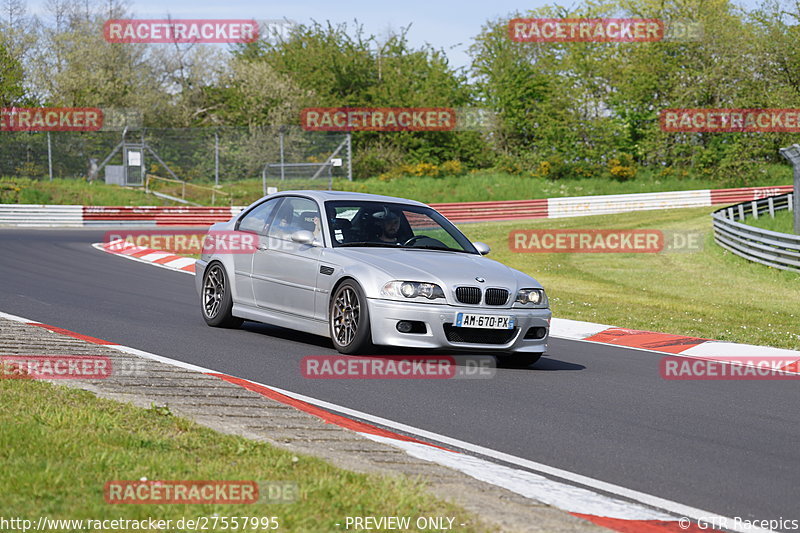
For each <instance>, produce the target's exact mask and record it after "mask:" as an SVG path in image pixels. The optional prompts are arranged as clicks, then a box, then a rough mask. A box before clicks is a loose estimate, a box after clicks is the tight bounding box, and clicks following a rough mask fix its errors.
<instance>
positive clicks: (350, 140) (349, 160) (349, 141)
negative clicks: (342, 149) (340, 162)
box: [347, 132, 353, 181]
mask: <svg viewBox="0 0 800 533" xmlns="http://www.w3.org/2000/svg"><path fill="white" fill-rule="evenodd" d="M347 179H348V180H350V181H353V134H352V133H350V132H348V133H347Z"/></svg>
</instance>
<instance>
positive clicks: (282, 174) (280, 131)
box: [265, 126, 285, 194]
mask: <svg viewBox="0 0 800 533" xmlns="http://www.w3.org/2000/svg"><path fill="white" fill-rule="evenodd" d="M283 131H284V126H281V127H280V128H278V135H279V136H280V142H281V181H283V180H284V179H285V176H284V165H283ZM265 194H266V193H265Z"/></svg>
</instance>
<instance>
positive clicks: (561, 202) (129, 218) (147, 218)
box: [0, 185, 792, 227]
mask: <svg viewBox="0 0 800 533" xmlns="http://www.w3.org/2000/svg"><path fill="white" fill-rule="evenodd" d="M791 190H792V186H791V185H786V186H778V187H742V188H739V189H704V190H695V191H673V192H654V193H637V194H610V195H604V196H576V197H571V198H545V199H539V200H514V201H501V202H464V203H445V204H431V207H434V208H435V209H437V210H438V211H439V212H441V213H442V214H443V215H444V216H446V217H447V218H449V219H450V220H451V221H453V222H481V221H493V220H517V219H526V218H560V217H578V216H586V215H605V214H611V213H625V212H628V211H643V210H651V209H676V208H681V207H706V206H711V205H717V204H724V203H733V202H741V201H752V200H757V199H759V198H765V197H768V196H773V195H776V194H781V193H785V192H790V191H791ZM241 210H242V207H236V206H234V207H188V206H187V207H184V206H180V207H175V206H169V207H125V206H122V207H120V206H108V207H106V206H100V207H92V206H79V205H71V206H50V205H23V204H0V226H19V227H58V226H64V227H67V226H208V225H210V224H213V223H214V222H223V221H226V220H229V219H230V218H231V217H232V216H234V215H237V214H238V213H239V212H240V211H241Z"/></svg>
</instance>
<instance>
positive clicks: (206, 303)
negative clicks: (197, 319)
mask: <svg viewBox="0 0 800 533" xmlns="http://www.w3.org/2000/svg"><path fill="white" fill-rule="evenodd" d="M200 309H201V311H202V313H203V318H204V319H205V321H206V324H208V325H209V326H212V327H215V328H238V327H239V326H241V325H242V322H244V320H242V319H241V318H237V317H235V316H233V314H232V313H231V311H232V310H233V297H232V296H231V286H230V283H229V282H228V274H227V273H226V272H225V268H224V267H223V266H222V263H211V264H210V265H208V266H207V267H206V270H205V272H203V287H202V290H201V291H200Z"/></svg>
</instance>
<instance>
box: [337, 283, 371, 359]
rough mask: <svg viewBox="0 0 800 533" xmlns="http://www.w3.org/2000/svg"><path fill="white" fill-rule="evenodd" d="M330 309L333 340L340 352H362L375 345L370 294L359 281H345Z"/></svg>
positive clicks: (340, 286) (338, 289)
mask: <svg viewBox="0 0 800 533" xmlns="http://www.w3.org/2000/svg"><path fill="white" fill-rule="evenodd" d="M328 311H329V312H328V321H329V323H330V333H331V340H332V341H333V346H334V347H335V348H336V349H337V350H338V351H339V352H341V353H345V354H356V353H362V352H364V351H366V350H368V349H369V348H370V347H371V346H372V333H371V332H370V326H369V309H367V298H366V297H365V296H364V291H362V290H361V287H360V286H359V285H358V283H356V282H355V281H353V280H350V279H348V280H345V281H343V282H342V284H341V285H339V286H338V287H337V288H336V291H335V292H334V293H333V297H332V298H331V304H330V309H329V310H328Z"/></svg>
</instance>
